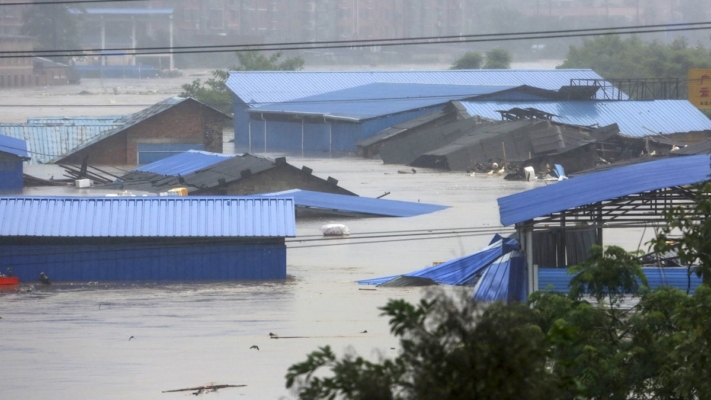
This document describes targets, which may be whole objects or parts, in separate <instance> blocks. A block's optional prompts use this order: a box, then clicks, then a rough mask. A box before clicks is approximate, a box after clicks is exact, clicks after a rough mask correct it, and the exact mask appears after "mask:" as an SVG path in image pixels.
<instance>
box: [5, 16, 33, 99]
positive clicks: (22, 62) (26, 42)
mask: <svg viewBox="0 0 711 400" xmlns="http://www.w3.org/2000/svg"><path fill="white" fill-rule="evenodd" d="M2 8H10V7H2ZM34 42H35V38H33V37H31V36H19V35H0V51H2V52H14V51H22V52H28V51H32V50H33V46H34ZM37 84H39V83H37ZM18 86H35V77H34V69H33V60H32V58H31V57H18V58H0V87H18Z"/></svg>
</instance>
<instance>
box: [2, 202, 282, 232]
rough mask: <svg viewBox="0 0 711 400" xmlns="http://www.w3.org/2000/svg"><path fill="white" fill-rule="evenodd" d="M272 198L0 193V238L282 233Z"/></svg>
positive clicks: (279, 212) (278, 208) (277, 206)
mask: <svg viewBox="0 0 711 400" xmlns="http://www.w3.org/2000/svg"><path fill="white" fill-rule="evenodd" d="M295 234H296V223H295V213H294V201H293V199H291V198H274V197H268V198H265V197H0V237H1V236H32V237H38V236H39V237H203V238H204V237H287V236H295Z"/></svg>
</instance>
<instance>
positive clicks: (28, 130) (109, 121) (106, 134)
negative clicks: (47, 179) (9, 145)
mask: <svg viewBox="0 0 711 400" xmlns="http://www.w3.org/2000/svg"><path fill="white" fill-rule="evenodd" d="M229 118H230V117H229V116H228V115H226V114H224V113H222V112H220V111H217V110H215V109H213V108H211V107H209V106H207V105H205V104H203V103H200V102H198V101H197V100H194V99H190V98H179V97H172V98H169V99H166V100H163V101H161V102H159V103H156V104H155V105H153V106H151V107H148V108H146V109H145V110H142V111H139V112H136V113H134V114H130V115H119V116H104V117H49V118H30V119H28V122H27V123H24V124H0V134H3V135H7V136H11V137H14V138H17V139H22V140H25V141H27V143H28V150H29V151H30V154H31V157H32V158H31V160H30V163H33V164H39V163H42V164H44V163H68V164H81V163H82V162H84V160H87V159H88V160H89V162H90V163H92V164H95V165H136V164H147V163H151V162H153V161H157V160H160V159H162V158H165V157H168V156H170V155H173V154H177V153H182V152H184V151H187V150H207V151H213V152H222V140H223V139H222V130H223V126H224V123H225V121H226V120H229Z"/></svg>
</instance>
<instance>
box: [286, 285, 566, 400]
mask: <svg viewBox="0 0 711 400" xmlns="http://www.w3.org/2000/svg"><path fill="white" fill-rule="evenodd" d="M381 310H382V311H383V315H387V316H389V317H390V331H391V333H392V334H393V335H395V336H397V337H399V338H400V346H401V347H402V350H401V352H400V354H399V355H398V356H397V357H395V358H394V359H392V360H390V359H384V360H381V361H379V362H370V361H366V360H364V359H363V358H361V357H357V356H355V355H346V356H345V357H344V358H343V359H341V360H338V359H337V358H336V356H335V355H334V354H333V352H332V351H331V349H330V347H328V346H325V347H323V348H321V349H319V350H317V351H315V352H312V353H311V354H309V355H308V358H307V360H306V361H304V362H302V363H298V364H295V365H293V366H291V367H290V368H289V371H288V373H287V375H286V379H287V382H286V386H287V388H294V389H295V390H296V392H297V393H298V395H299V398H301V399H322V398H329V399H333V398H336V397H339V398H345V399H502V400H506V399H521V398H526V399H550V398H556V396H557V395H558V391H557V388H558V386H559V385H558V383H557V381H558V379H557V378H556V377H555V376H554V375H553V374H551V373H550V371H549V370H548V368H547V367H546V351H547V345H546V342H545V335H544V334H543V332H541V330H540V329H539V328H538V327H537V326H536V325H534V324H533V323H532V322H533V314H532V312H531V310H530V309H529V308H528V307H526V306H525V305H522V304H513V305H504V304H500V303H497V304H494V305H492V306H490V307H488V308H487V309H482V308H481V307H479V305H477V304H476V303H474V302H473V301H471V300H469V299H468V298H451V297H447V296H445V295H443V294H439V295H437V296H435V297H433V298H432V299H431V300H427V299H425V300H422V301H421V302H420V303H419V304H418V305H413V304H410V303H407V302H405V301H404V300H391V301H390V302H388V304H387V305H386V306H385V307H383V308H382V309H381ZM322 368H324V369H330V371H331V374H329V376H327V377H322V374H320V372H319V371H320V370H321V369H322Z"/></svg>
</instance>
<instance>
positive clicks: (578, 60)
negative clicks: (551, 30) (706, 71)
mask: <svg viewBox="0 0 711 400" xmlns="http://www.w3.org/2000/svg"><path fill="white" fill-rule="evenodd" d="M709 67H711V53H709V51H708V49H706V48H704V47H703V46H701V45H699V46H695V47H692V46H689V44H688V43H687V42H686V40H685V39H684V38H680V39H677V40H675V41H674V42H673V43H671V44H662V43H659V42H651V43H646V42H644V41H642V40H641V39H640V38H639V37H636V36H632V37H629V38H627V39H623V38H622V37H620V36H602V37H598V38H594V39H586V40H584V41H583V44H582V45H581V46H580V47H577V46H571V47H570V49H569V50H568V55H567V57H566V59H565V61H564V62H563V64H561V65H559V66H558V68H591V69H593V70H595V72H597V73H598V74H600V75H601V76H602V77H603V78H605V79H627V78H684V77H686V74H687V70H688V69H689V68H709Z"/></svg>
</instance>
